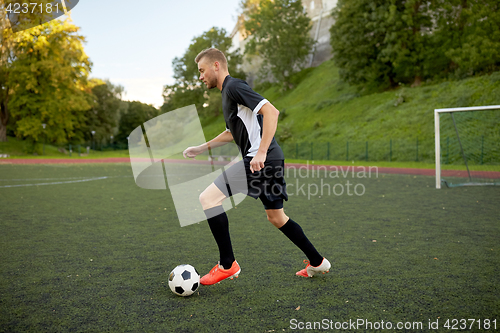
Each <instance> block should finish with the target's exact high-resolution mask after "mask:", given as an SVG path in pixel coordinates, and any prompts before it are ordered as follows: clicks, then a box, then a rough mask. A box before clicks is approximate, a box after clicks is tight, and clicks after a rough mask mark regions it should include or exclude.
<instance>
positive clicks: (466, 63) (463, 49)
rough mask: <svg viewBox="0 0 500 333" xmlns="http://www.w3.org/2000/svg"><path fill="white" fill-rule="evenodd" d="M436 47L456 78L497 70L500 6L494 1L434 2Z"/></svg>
mask: <svg viewBox="0 0 500 333" xmlns="http://www.w3.org/2000/svg"><path fill="white" fill-rule="evenodd" d="M432 3H433V7H432V8H433V11H435V12H437V13H439V15H437V16H436V18H435V20H436V22H437V25H438V27H439V30H438V31H437V32H436V35H437V37H438V40H437V42H436V46H437V47H438V48H439V52H440V53H442V54H445V55H446V57H447V59H448V66H449V69H450V70H451V71H454V72H455V75H456V76H457V77H463V76H470V75H475V74H485V73H491V72H493V71H497V70H499V69H500V3H499V2H498V1H496V0H451V1H450V0H447V1H444V0H437V1H434V2H432Z"/></svg>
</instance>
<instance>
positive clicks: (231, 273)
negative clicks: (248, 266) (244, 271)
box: [200, 260, 241, 286]
mask: <svg viewBox="0 0 500 333" xmlns="http://www.w3.org/2000/svg"><path fill="white" fill-rule="evenodd" d="M240 272H241V268H240V265H238V263H237V262H236V260H235V261H234V262H233V265H232V266H231V268H229V269H224V267H222V266H221V265H220V264H219V263H217V265H215V267H214V268H212V269H211V270H210V272H209V273H208V274H207V275H205V276H203V277H202V278H201V279H200V283H201V284H202V285H204V286H209V285H211V284H215V283H217V282H221V281H222V280H224V279H227V278H230V279H231V280H232V279H233V278H235V277H236V278H237V277H238V275H239V274H240Z"/></svg>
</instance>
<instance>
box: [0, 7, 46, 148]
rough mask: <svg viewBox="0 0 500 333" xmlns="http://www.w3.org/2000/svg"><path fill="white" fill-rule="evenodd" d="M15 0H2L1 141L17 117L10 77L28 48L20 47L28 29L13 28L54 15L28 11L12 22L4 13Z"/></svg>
mask: <svg viewBox="0 0 500 333" xmlns="http://www.w3.org/2000/svg"><path fill="white" fill-rule="evenodd" d="M14 2H16V1H11V0H5V1H4V0H0V13H2V15H0V141H7V136H6V133H7V125H8V124H9V125H13V124H14V125H15V119H13V118H12V116H11V114H10V112H9V101H10V100H11V98H12V97H13V94H14V92H15V89H14V87H13V86H11V85H10V83H11V82H12V80H10V79H9V78H10V77H11V76H12V70H13V69H14V67H15V66H16V64H17V62H16V61H17V60H18V56H21V57H22V56H23V55H24V54H25V53H26V50H25V49H24V48H23V47H20V44H21V43H23V42H25V40H24V37H26V31H24V32H23V33H22V34H17V33H14V32H13V29H14V30H15V31H20V30H23V29H27V28H29V27H33V26H34V25H38V24H40V23H41V22H44V21H48V20H50V19H52V18H53V17H54V15H53V13H47V12H42V13H40V12H37V11H34V12H33V11H28V12H27V13H23V14H22V15H21V16H19V17H18V20H17V21H15V22H10V21H9V20H8V19H7V15H5V14H4V13H6V9H7V6H8V5H9V4H12V3H14ZM17 2H18V1H17ZM37 3H38V4H39V5H41V6H45V5H46V4H49V3H51V1H50V0H37ZM35 38H36V37H35ZM14 129H15V128H14ZM10 130H12V128H10V129H9V131H10Z"/></svg>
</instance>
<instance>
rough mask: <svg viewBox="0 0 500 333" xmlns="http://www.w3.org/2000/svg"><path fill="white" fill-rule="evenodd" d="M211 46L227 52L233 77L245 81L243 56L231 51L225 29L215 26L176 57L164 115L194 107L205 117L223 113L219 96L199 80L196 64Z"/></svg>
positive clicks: (165, 88)
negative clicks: (188, 106) (189, 106)
mask: <svg viewBox="0 0 500 333" xmlns="http://www.w3.org/2000/svg"><path fill="white" fill-rule="evenodd" d="M210 47H215V48H217V49H219V50H221V51H222V52H224V54H225V55H226V58H227V61H228V67H229V70H230V73H231V76H233V77H238V78H241V79H244V78H245V75H244V73H243V72H242V71H241V70H240V69H239V65H240V64H241V62H242V57H241V55H239V54H238V53H234V52H233V53H231V52H228V50H229V48H230V47H231V38H230V37H229V36H228V35H227V32H226V30H225V29H223V28H221V29H219V28H217V27H213V28H211V29H210V30H208V31H206V32H204V33H203V34H201V35H200V36H198V37H195V38H193V39H192V43H191V44H190V45H189V47H188V49H187V50H186V52H185V53H184V55H183V56H182V57H181V58H178V57H176V58H175V59H174V60H173V61H172V66H173V68H174V78H175V83H174V84H173V85H167V86H165V87H164V91H163V97H164V100H165V103H164V105H163V106H162V107H161V110H162V112H167V111H172V110H175V109H177V108H181V107H184V106H187V105H190V104H195V105H196V108H197V110H198V113H199V114H200V115H201V116H202V117H203V118H207V117H212V116H216V115H218V114H219V113H220V110H221V108H222V105H221V102H220V94H218V93H217V92H216V91H207V90H206V89H205V87H204V85H203V84H202V82H201V81H200V80H199V72H198V65H197V64H196V63H195V62H194V59H195V58H196V56H197V55H198V53H200V52H201V51H203V50H204V49H207V48H210ZM217 97H218V98H217Z"/></svg>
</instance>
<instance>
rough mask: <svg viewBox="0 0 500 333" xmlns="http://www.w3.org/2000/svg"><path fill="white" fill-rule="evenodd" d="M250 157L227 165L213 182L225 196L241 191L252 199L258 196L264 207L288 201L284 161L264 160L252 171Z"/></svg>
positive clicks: (278, 205) (273, 206)
mask: <svg viewBox="0 0 500 333" xmlns="http://www.w3.org/2000/svg"><path fill="white" fill-rule="evenodd" d="M252 158H253V157H244V158H243V159H242V160H241V161H239V162H237V163H236V164H234V165H232V166H231V167H229V168H228V169H227V170H225V171H224V172H223V173H222V174H221V175H220V176H219V177H217V179H215V181H214V184H215V185H216V186H217V187H218V188H219V190H221V191H222V193H224V195H225V196H226V197H230V196H232V195H233V194H236V193H243V194H246V195H248V196H250V197H252V198H254V199H257V198H259V199H260V201H262V204H263V205H264V208H265V209H281V208H283V200H287V201H288V194H287V193H286V183H285V178H284V171H285V163H284V161H283V160H277V161H266V162H265V163H264V168H263V169H261V170H259V171H255V172H254V173H252V172H251V171H250V161H251V160H252Z"/></svg>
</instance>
